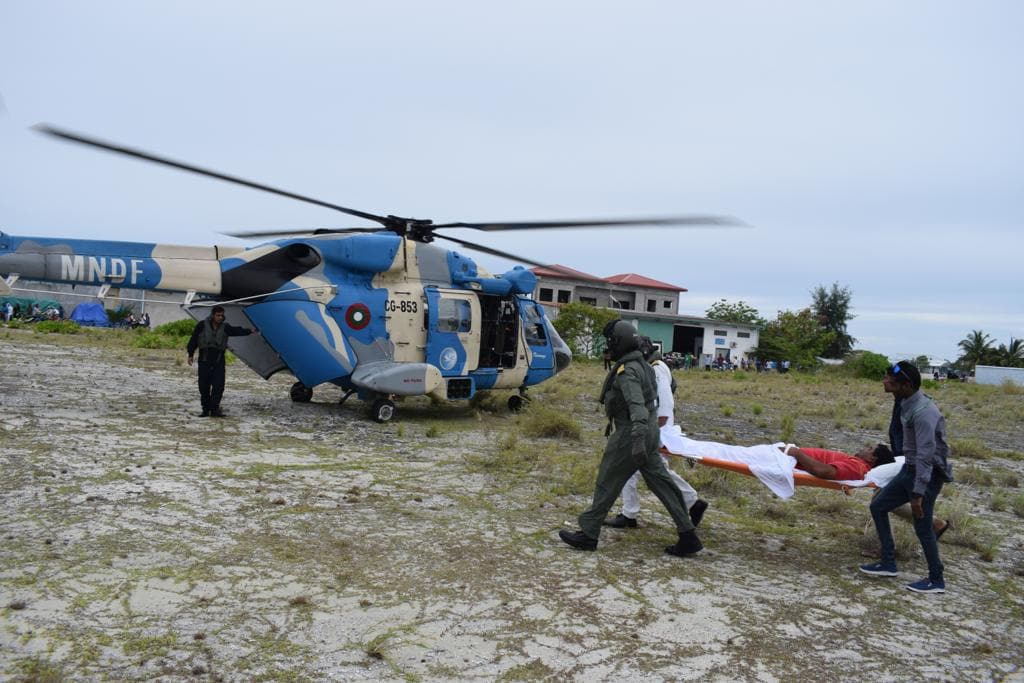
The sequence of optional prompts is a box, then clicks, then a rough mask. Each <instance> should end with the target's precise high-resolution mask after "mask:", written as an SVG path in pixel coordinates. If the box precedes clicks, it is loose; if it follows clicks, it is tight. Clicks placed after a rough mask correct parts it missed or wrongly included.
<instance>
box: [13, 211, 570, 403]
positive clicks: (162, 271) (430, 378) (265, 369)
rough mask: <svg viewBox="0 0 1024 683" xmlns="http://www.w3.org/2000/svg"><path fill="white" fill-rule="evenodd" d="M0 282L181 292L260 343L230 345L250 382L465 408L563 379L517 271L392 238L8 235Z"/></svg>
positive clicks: (561, 350)
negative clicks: (174, 241)
mask: <svg viewBox="0 0 1024 683" xmlns="http://www.w3.org/2000/svg"><path fill="white" fill-rule="evenodd" d="M0 275H2V276H4V277H7V276H10V275H17V276H19V278H21V279H23V280H36V281H43V282H61V283H70V284H88V285H110V286H111V287H123V288H131V289H145V290H157V291H165V292H182V293H192V294H193V295H195V296H196V297H197V298H196V303H195V304H194V305H191V306H188V307H187V308H186V310H188V311H189V313H190V314H192V315H193V316H194V317H197V318H201V317H204V316H205V314H206V311H207V310H208V308H209V305H211V304H212V303H213V302H218V303H221V305H224V306H225V308H226V309H227V310H228V319H229V321H231V322H232V323H234V324H246V323H248V324H251V325H253V326H255V327H256V328H257V329H258V330H259V331H260V335H252V336H250V337H239V338H233V339H232V340H231V346H232V350H233V351H234V352H235V353H236V354H237V355H238V356H239V357H240V358H241V359H242V360H243V361H244V362H246V363H247V364H248V365H249V366H250V367H251V368H253V369H254V370H255V371H256V372H258V373H260V374H261V375H262V376H263V377H269V376H270V375H272V374H274V373H275V372H278V371H280V370H288V371H290V372H291V373H292V374H293V375H294V376H295V377H296V379H297V380H298V381H299V382H301V383H302V384H304V385H306V386H307V387H314V386H317V385H319V384H323V383H332V384H336V385H339V386H341V387H343V388H346V389H354V390H357V391H359V392H360V394H366V395H370V396H372V395H393V396H414V395H424V394H429V395H432V396H436V397H438V398H441V399H447V398H469V397H471V396H472V395H473V394H474V393H475V392H476V391H478V390H483V389H525V388H526V387H527V386H531V385H534V384H537V383H539V382H543V381H544V380H546V379H548V378H550V377H552V376H554V375H555V374H556V373H557V372H559V371H561V370H563V369H565V368H566V367H567V366H568V364H569V362H570V359H571V354H570V352H569V348H568V346H567V345H566V344H565V343H564V342H563V341H562V339H561V338H560V337H559V336H558V334H557V332H555V330H554V328H553V327H552V325H551V323H550V321H549V320H548V319H547V318H546V317H545V315H544V312H543V309H542V308H541V307H540V306H539V305H538V304H536V303H535V302H533V301H532V300H531V299H530V298H529V297H528V295H529V294H530V293H531V292H532V291H533V288H534V285H535V282H536V278H535V276H534V275H533V273H531V272H530V271H528V270H526V269H524V268H521V267H517V268H515V269H513V270H511V271H509V272H507V273H504V274H502V275H497V276H496V275H491V274H489V273H487V272H486V271H484V270H482V269H480V268H478V267H477V265H476V263H475V262H474V261H473V260H472V259H470V258H468V257H466V256H464V255H462V254H460V253H458V252H455V251H451V250H447V249H443V248H440V247H437V246H435V245H433V244H427V243H423V242H419V241H415V240H412V239H408V238H406V237H403V236H399V235H397V234H395V233H393V232H390V231H387V230H382V231H380V232H376V233H360V234H329V235H313V236H308V237H302V238H289V239H281V240H274V241H271V242H267V243H265V244H262V245H258V246H255V247H251V248H241V247H224V246H213V247H189V246H176V245H166V244H153V243H143V242H119V241H104V240H78V239H63V238H51V237H18V236H14V235H9V234H6V233H3V232H0Z"/></svg>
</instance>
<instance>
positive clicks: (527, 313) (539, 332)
mask: <svg viewBox="0 0 1024 683" xmlns="http://www.w3.org/2000/svg"><path fill="white" fill-rule="evenodd" d="M523 321H524V322H523V334H524V335H525V336H526V343H527V344H529V345H530V346H544V345H545V343H546V341H547V334H546V333H545V331H544V319H543V318H541V317H540V313H538V312H537V309H536V308H534V304H523Z"/></svg>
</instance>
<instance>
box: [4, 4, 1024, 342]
mask: <svg viewBox="0 0 1024 683" xmlns="http://www.w3.org/2000/svg"><path fill="white" fill-rule="evenodd" d="M1022 35H1024V3H1021V2H1014V1H1007V2H984V1H982V2H977V3H966V2H932V1H928V2H899V3H892V2H860V3H852V2H817V1H816V2H811V1H807V2H789V3H764V2H730V3H689V2H649V3H643V2H639V3H623V2H595V1H588V2H518V3H504V4H503V5H500V6H499V5H497V4H495V3H470V2H460V3H455V2H388V3H366V2H362V3H355V2H350V3H346V2H305V3H302V2H299V3H276V2H275V3H271V2H252V1H246V2H187V1H185V2H173V3H155V2H135V1H132V2H102V1H97V2H90V3H83V2H49V1H46V0H39V1H37V2H3V3H0V97H2V103H3V105H5V108H6V113H2V114H0V162H2V163H0V230H3V231H5V232H8V233H13V234H16V235H46V236H70V237H79V238H104V239H127V240H138V241H146V242H149V241H152V242H168V243H174V244H197V245H205V244H214V243H220V244H225V243H226V244H235V243H237V241H236V240H234V239H232V238H227V237H223V236H222V235H220V234H219V233H220V232H222V231H237V230H246V229H271V228H306V227H309V228H315V227H342V226H348V225H360V224H362V223H361V222H360V221H358V220H356V219H349V218H347V217H345V216H344V215H342V214H338V213H335V212H331V211H329V210H327V209H321V208H316V207H313V206H309V205H304V204H301V203H298V202H294V201H290V200H287V199H284V198H279V197H274V196H270V195H265V194H261V193H258V192H255V191H253V190H248V189H245V188H239V187H232V186H229V185H227V184H224V183H221V182H218V181H215V180H209V179H205V178H200V177H194V176H189V175H186V174H183V173H180V172H176V171H173V170H169V169H163V168H160V167H157V166H152V165H147V164H143V163H141V162H136V161H132V160H129V159H125V158H119V157H115V156H113V155H110V154H105V153H101V152H96V151H92V150H89V149H85V148H79V147H76V146H72V145H69V144H66V143H61V142H58V141H55V140H53V139H49V138H45V137H43V136H41V135H39V134H37V133H34V132H31V131H29V130H28V126H30V125H32V124H34V123H37V122H40V121H47V122H50V123H53V124H56V125H59V126H64V127H67V128H70V129H73V130H78V131H82V132H85V133H88V134H92V135H96V136H100V137H103V138H107V139H111V140H115V141H118V142H121V143H123V144H127V145H131V146H136V147H141V148H143V149H147V150H150V151H153V152H156V153H160V154H165V155H168V156H172V157H175V158H178V159H182V160H186V161H190V162H192V163H195V164H198V165H205V166H209V167H212V168H215V169H218V170H222V171H224V172H227V173H233V174H238V175H242V176H246V177H249V178H252V179H254V180H257V181H261V182H264V183H267V184H270V185H275V186H279V187H283V188H285V189H289V190H292V191H295V192H298V193H302V194H307V195H312V196H314V197H317V198H320V199H323V200H326V201H330V202H334V203H339V204H342V205H344V206H348V207H353V208H357V209H361V210H364V211H368V212H371V213H377V214H389V213H393V214H399V215H406V216H415V217H421V218H432V219H435V220H438V221H451V220H467V221H477V220H536V219H571V218H596V217H623V216H647V215H661V214H679V213H713V214H727V215H732V216H736V217H738V218H740V219H742V220H743V221H745V222H747V223H749V224H750V225H751V226H753V227H751V228H750V229H742V230H721V229H719V230H714V229H701V230H631V231H628V232H627V231H622V230H604V231H598V230H588V231H552V232H547V233H527V234H525V235H524V234H523V233H520V234H518V235H509V234H503V235H492V234H486V235H484V234H481V233H473V232H470V231H464V232H460V233H455V234H457V235H459V236H462V237H464V238H466V239H470V240H473V241H480V242H485V243H487V244H489V245H491V246H494V247H496V248H498V249H502V250H505V251H511V252H513V253H519V254H522V255H524V256H526V257H529V258H532V259H535V260H538V261H541V262H551V263H562V264H565V265H569V266H571V267H573V268H576V269H579V270H583V271H586V272H589V273H592V274H595V275H600V276H607V275H612V274H616V273H623V272H637V273H641V274H643V275H647V276H649V277H653V278H657V279H659V280H663V281H666V282H670V283H673V284H676V285H679V286H681V287H686V288H687V289H688V290H689V292H688V293H685V294H683V295H682V299H681V312H683V313H693V314H703V312H704V310H705V309H706V308H707V306H708V305H709V304H711V303H713V302H714V301H715V300H716V299H719V298H722V297H725V298H728V299H730V300H737V299H743V300H746V301H747V302H749V303H750V304H752V305H753V306H755V307H756V308H758V309H759V310H760V312H761V313H762V314H763V315H764V316H766V317H768V318H772V317H774V316H775V314H776V312H777V311H778V310H779V309H794V310H795V309H799V308H803V307H804V306H807V305H808V304H809V303H810V290H811V289H812V288H813V287H815V286H816V285H818V284H825V285H830V284H831V283H832V282H839V283H840V284H841V285H846V286H849V287H850V288H851V289H852V290H853V302H852V303H853V312H854V314H855V315H856V318H855V319H854V320H853V321H851V324H850V332H851V333H852V334H853V335H854V336H855V337H857V339H858V340H859V343H858V346H859V347H861V348H867V349H870V350H873V351H878V352H881V353H885V354H887V355H889V356H890V357H892V358H896V357H901V358H902V357H909V356H913V355H917V354H926V355H930V356H934V357H938V358H949V359H951V360H952V359H955V357H956V356H957V341H959V340H960V339H961V338H963V337H964V336H966V334H967V333H968V332H969V331H970V330H972V329H982V330H984V331H986V332H988V333H989V334H991V335H992V336H994V337H996V338H997V340H998V341H1000V342H1002V343H1006V342H1008V341H1009V338H1010V337H1011V336H1013V337H1021V336H1024V303H1022V301H1024V296H1022V290H1024V287H1022V277H1021V273H1020V269H1021V266H1022V260H1024V249H1022V247H1024V238H1022V236H1021V235H1022V233H1021V228H1022V225H1024V207H1022V197H1024V192H1022V190H1024V125H1022V121H1024V88H1022V85H1021V84H1022V76H1021V74H1022V73H1024V68H1022V67H1024V40H1022V39H1021V36H1022ZM477 261H478V263H480V264H481V265H482V266H484V267H485V268H487V269H489V270H492V271H499V272H500V271H502V270H504V269H505V268H506V267H508V266H509V265H510V264H509V263H508V262H502V261H499V260H497V259H495V258H493V257H489V256H483V255H479V256H477Z"/></svg>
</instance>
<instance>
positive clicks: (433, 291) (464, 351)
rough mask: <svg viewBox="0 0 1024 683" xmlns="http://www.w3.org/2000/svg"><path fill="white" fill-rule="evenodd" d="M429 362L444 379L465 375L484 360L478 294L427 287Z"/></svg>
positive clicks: (425, 289)
mask: <svg viewBox="0 0 1024 683" xmlns="http://www.w3.org/2000/svg"><path fill="white" fill-rule="evenodd" d="M423 294H424V296H425V297H426V299H427V311H426V320H425V322H426V327H427V352H426V362H428V363H430V364H431V365H434V366H436V367H437V368H438V369H439V370H440V371H441V375H443V376H444V377H460V376H465V375H467V374H469V373H470V372H472V371H473V370H476V368H477V365H478V363H479V359H480V321H481V318H480V302H479V300H478V299H477V295H476V294H475V293H474V292H467V291H465V290H460V289H441V288H438V287H425V288H424V291H423Z"/></svg>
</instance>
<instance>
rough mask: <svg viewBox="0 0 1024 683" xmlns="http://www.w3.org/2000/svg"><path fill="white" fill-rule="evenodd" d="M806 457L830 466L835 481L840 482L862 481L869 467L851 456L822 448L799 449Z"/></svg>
mask: <svg viewBox="0 0 1024 683" xmlns="http://www.w3.org/2000/svg"><path fill="white" fill-rule="evenodd" d="M800 450H802V451H803V452H804V453H806V454H807V455H808V457H811V458H814V459H815V460H817V461H818V462H823V463H825V464H826V465H832V466H833V467H835V468H836V479H839V480H841V481H852V480H855V479H863V478H864V475H865V474H867V473H868V470H869V469H871V467H870V466H869V465H868V464H867V463H866V462H864V461H863V460H861V459H860V458H855V457H854V456H852V455H847V454H846V453H840V452H839V451H827V450H825V449H824V448H801V449H800Z"/></svg>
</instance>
